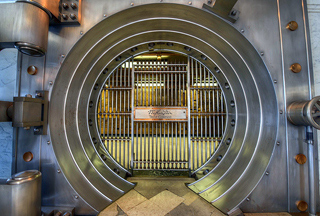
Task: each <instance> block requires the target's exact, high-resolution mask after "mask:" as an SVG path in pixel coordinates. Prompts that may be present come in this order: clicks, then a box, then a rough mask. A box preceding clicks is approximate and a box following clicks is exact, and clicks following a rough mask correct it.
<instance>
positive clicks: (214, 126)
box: [212, 80, 217, 152]
mask: <svg viewBox="0 0 320 216" xmlns="http://www.w3.org/2000/svg"><path fill="white" fill-rule="evenodd" d="M214 81H215V80H214ZM212 109H213V110H212V111H213V114H214V115H213V137H214V142H213V152H215V151H216V141H215V139H216V138H217V136H216V115H215V113H216V106H215V89H213V91H212Z"/></svg>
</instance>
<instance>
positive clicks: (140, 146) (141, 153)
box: [137, 122, 143, 169]
mask: <svg viewBox="0 0 320 216" xmlns="http://www.w3.org/2000/svg"><path fill="white" fill-rule="evenodd" d="M137 124H138V123H137ZM142 160H143V158H142V123H141V122H140V162H142ZM140 169H142V163H140Z"/></svg>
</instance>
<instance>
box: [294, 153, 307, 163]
mask: <svg viewBox="0 0 320 216" xmlns="http://www.w3.org/2000/svg"><path fill="white" fill-rule="evenodd" d="M294 159H295V160H296V162H297V163H298V164H301V165H302V164H305V163H306V162H307V157H306V156H305V155H304V154H297V155H296V156H295V157H294Z"/></svg>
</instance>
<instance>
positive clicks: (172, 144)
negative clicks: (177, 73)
mask: <svg viewBox="0 0 320 216" xmlns="http://www.w3.org/2000/svg"><path fill="white" fill-rule="evenodd" d="M171 78H172V77H171ZM173 141H174V139H173V122H171V166H170V167H171V168H173V163H172V161H173V160H174V152H173V150H174V143H173Z"/></svg>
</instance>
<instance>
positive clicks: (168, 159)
mask: <svg viewBox="0 0 320 216" xmlns="http://www.w3.org/2000/svg"><path fill="white" fill-rule="evenodd" d="M167 126H168V131H167V132H168V146H167V147H168V148H167V149H168V157H167V168H170V166H169V165H170V164H169V161H170V151H171V150H170V137H169V134H170V128H169V127H170V124H169V122H168V123H167Z"/></svg>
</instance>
